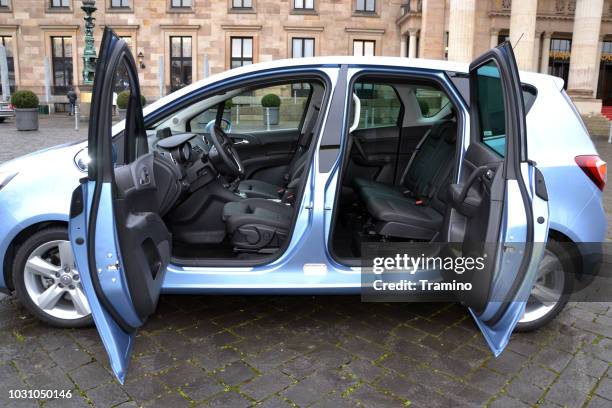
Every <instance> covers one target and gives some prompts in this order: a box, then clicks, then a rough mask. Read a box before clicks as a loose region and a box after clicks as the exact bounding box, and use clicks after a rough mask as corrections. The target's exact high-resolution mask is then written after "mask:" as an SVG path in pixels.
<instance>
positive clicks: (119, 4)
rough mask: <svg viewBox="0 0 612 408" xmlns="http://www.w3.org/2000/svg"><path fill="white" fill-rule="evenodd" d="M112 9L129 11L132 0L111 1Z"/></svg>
mask: <svg viewBox="0 0 612 408" xmlns="http://www.w3.org/2000/svg"><path fill="white" fill-rule="evenodd" d="M110 8H112V9H129V8H130V0H111V3H110Z"/></svg>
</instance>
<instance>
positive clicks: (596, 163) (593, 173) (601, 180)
mask: <svg viewBox="0 0 612 408" xmlns="http://www.w3.org/2000/svg"><path fill="white" fill-rule="evenodd" d="M575 160H576V164H577V165H578V166H580V168H581V169H582V171H584V174H586V175H587V176H588V177H589V178H590V179H591V181H593V183H595V185H596V186H597V188H599V189H600V190H602V191H603V189H604V187H605V185H606V180H607V178H608V177H607V165H606V162H605V161H603V160H601V158H600V157H599V156H597V155H596V154H593V155H585V156H576V159H575Z"/></svg>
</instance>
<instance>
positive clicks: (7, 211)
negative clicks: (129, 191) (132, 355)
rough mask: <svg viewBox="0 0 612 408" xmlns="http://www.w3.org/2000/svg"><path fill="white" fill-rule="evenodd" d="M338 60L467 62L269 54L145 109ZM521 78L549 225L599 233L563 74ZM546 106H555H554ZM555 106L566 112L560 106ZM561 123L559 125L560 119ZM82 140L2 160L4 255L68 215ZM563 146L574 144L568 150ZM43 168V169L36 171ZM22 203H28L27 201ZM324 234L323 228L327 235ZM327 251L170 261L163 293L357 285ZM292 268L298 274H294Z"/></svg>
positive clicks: (440, 68) (583, 234)
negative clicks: (5, 178)
mask: <svg viewBox="0 0 612 408" xmlns="http://www.w3.org/2000/svg"><path fill="white" fill-rule="evenodd" d="M343 63H346V64H349V65H350V66H352V67H353V68H350V69H360V67H370V68H376V69H379V70H381V71H390V72H391V71H393V70H404V69H407V68H409V69H416V70H422V71H423V72H430V73H432V72H433V73H436V72H437V73H441V74H443V73H444V72H446V71H452V72H460V73H465V72H467V67H468V66H467V64H462V63H452V62H447V61H436V60H425V59H406V58H393V57H376V58H374V59H372V58H359V57H317V58H312V59H311V58H305V59H295V60H280V61H273V62H267V63H262V64H254V65H252V66H248V67H242V68H237V69H233V70H228V71H226V72H223V73H221V74H217V75H213V76H211V77H209V78H206V79H204V80H201V81H198V82H195V83H194V84H192V85H189V86H187V87H185V88H182V89H181V90H179V91H177V92H174V93H172V94H170V95H167V96H165V97H164V98H161V99H160V100H158V101H156V102H154V103H152V104H150V105H148V106H147V107H145V108H144V114H145V116H147V115H150V114H153V113H157V112H161V111H164V110H166V109H165V107H166V106H169V105H171V104H174V103H176V102H177V101H179V100H181V99H182V98H184V97H186V96H188V95H191V94H194V93H196V92H202V91H203V90H204V89H207V88H210V87H214V86H221V85H222V84H224V83H227V82H228V81H230V80H236V81H238V80H242V79H248V78H251V77H256V76H258V75H263V74H264V73H273V72H278V71H285V70H290V69H296V70H297V69H306V68H308V69H318V70H322V71H323V72H325V73H326V75H328V76H330V78H332V79H333V78H335V75H336V74H334V72H336V71H337V68H338V67H339V65H340V64H343ZM521 80H522V81H523V82H525V83H527V84H530V85H533V86H534V87H536V88H537V90H538V96H537V98H536V101H535V103H534V105H533V107H532V108H531V110H530V112H529V114H528V115H527V124H528V130H529V135H530V136H529V139H528V140H529V149H528V151H529V156H530V159H532V160H534V161H535V162H536V163H537V165H538V168H539V169H540V170H541V171H542V173H543V174H544V178H545V180H546V183H547V188H548V193H549V196H550V203H551V204H550V218H549V219H550V228H551V229H553V230H556V231H559V232H561V233H562V234H564V235H565V236H567V237H569V238H570V239H572V240H573V241H574V242H601V241H603V240H604V239H605V231H606V224H607V221H606V217H605V213H604V211H603V207H602V205H601V192H600V191H599V190H598V189H597V188H596V187H595V186H594V185H593V184H592V183H590V182H589V181H588V179H587V178H586V176H585V175H584V173H583V172H582V170H581V169H580V168H579V167H578V166H577V165H576V164H575V162H573V156H574V155H577V154H594V153H596V150H595V148H594V146H593V144H592V142H591V141H590V139H589V137H588V135H586V134H585V133H584V129H581V128H580V124H579V123H577V122H576V120H575V118H573V117H572V116H571V115H570V110H571V109H570V108H569V107H567V106H562V104H561V103H560V101H561V100H562V99H561V98H560V97H559V95H560V90H561V89H562V81H560V80H559V79H558V78H555V77H551V76H547V75H542V74H535V73H527V72H524V73H523V72H522V73H521ZM559 84H561V86H560V85H559ZM551 106H554V107H555V108H554V109H552V108H551ZM559 109H562V110H563V112H564V113H565V114H563V115H559V114H557V113H556V112H558V110H559ZM540 117H542V118H543V119H540ZM551 118H554V120H551ZM560 121H562V122H560ZM551 123H554V126H555V129H556V130H555V132H556V139H555V140H556V141H557V140H558V142H555V143H546V142H547V141H548V140H549V138H548V135H550V134H551V129H550V125H551ZM559 123H561V124H562V125H563V127H562V126H557V125H558V124H559ZM122 126H123V125H122V124H121V123H119V124H117V125H115V127H114V128H113V134H117V133H118V132H119V131H120V130H121V129H122ZM86 145H87V143H86V141H84V142H79V143H75V144H70V145H64V146H61V147H56V148H51V149H46V150H44V151H41V152H36V153H33V154H30V155H27V156H24V157H20V158H18V159H15V160H12V161H10V162H7V163H3V164H2V165H0V171H5V170H8V171H10V170H12V169H15V170H16V171H19V174H18V176H17V177H15V178H14V179H13V180H12V181H11V182H10V183H9V184H8V185H7V186H5V187H4V188H3V189H2V190H1V191H0V202H1V205H0V214H1V215H2V220H3V222H2V223H1V225H0V260H4V259H5V257H6V255H7V249H8V247H9V246H10V245H11V243H12V242H13V240H14V239H15V237H16V236H17V234H18V233H19V232H20V231H22V230H23V229H24V228H26V227H28V226H31V225H34V224H36V223H40V222H45V221H62V222H65V221H67V220H68V209H69V207H70V193H71V192H72V191H73V190H74V188H76V187H77V185H78V180H79V178H81V177H83V176H84V173H83V172H81V171H79V170H78V168H77V167H76V166H75V164H74V160H73V159H74V156H75V155H76V154H77V153H78V152H79V151H80V150H82V149H83V148H85V147H86ZM565 146H571V149H572V150H571V152H570V151H569V150H567V148H566V147H565ZM42 174H44V177H41V175H42ZM568 179H574V180H586V182H584V183H582V182H576V183H571V184H568V183H566V182H565V180H568ZM330 182H331V180H330ZM322 186H323V185H322ZM316 188H321V187H316ZM568 189H571V190H568ZM6 197H11V198H10V199H7V198H6ZM23 203H28V205H27V206H24V205H23ZM300 211H301V212H300V215H299V219H300V221H299V222H298V225H297V227H296V233H298V231H299V230H300V229H302V230H303V229H305V228H307V227H308V226H309V225H310V223H311V222H312V221H313V220H312V217H313V216H314V215H308V214H309V213H310V211H304V210H303V209H301V210H300ZM328 219H329V218H328ZM328 219H326V225H327V223H328ZM326 228H328V226H326ZM294 235H295V234H294ZM326 236H327V234H326V235H324V237H326ZM321 255H322V254H317V255H316V256H315V255H314V254H313V255H312V257H311V256H309V258H312V259H321ZM325 256H326V259H327V261H326V262H327V263H328V269H327V273H326V274H325V276H319V277H314V276H308V277H305V276H302V275H304V274H303V264H300V265H294V266H293V267H292V268H291V269H290V270H291V271H292V272H291V273H288V272H287V273H281V272H279V271H278V269H279V266H278V265H279V264H278V263H276V264H274V265H270V268H269V271H266V272H261V271H258V272H257V273H253V272H254V271H252V270H251V269H252V268H223V269H219V268H208V269H207V268H193V267H184V266H180V265H170V267H169V268H168V274H167V276H166V279H165V281H164V286H163V289H164V292H166V293H210V292H211V291H212V292H215V293H243V292H244V291H248V292H249V293H250V292H257V293H264V292H265V293H270V290H272V291H274V292H275V293H279V291H281V290H283V291H286V292H287V293H289V292H291V293H295V291H298V292H300V293H347V292H350V293H358V292H359V289H358V284H359V278H358V276H356V273H357V272H356V271H354V270H353V269H352V268H350V267H344V266H341V265H337V264H335V262H334V261H333V260H332V259H330V258H329V257H327V255H325ZM277 262H278V261H277ZM3 267H4V262H0V287H4V288H6V287H7V286H10V285H9V284H8V283H7V282H5V279H4V277H5V275H6V273H5V272H9V271H4V270H3ZM215 271H216V272H215ZM296 271H297V272H298V276H296V275H295V274H294V273H295V272H296ZM219 272H223V273H224V275H223V276H224V278H223V279H221V278H220V275H219ZM289 275H290V276H289ZM357 275H358V273H357Z"/></svg>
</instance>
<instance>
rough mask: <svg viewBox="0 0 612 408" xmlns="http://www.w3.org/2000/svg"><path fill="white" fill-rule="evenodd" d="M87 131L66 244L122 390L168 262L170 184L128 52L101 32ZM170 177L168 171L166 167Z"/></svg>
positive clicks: (109, 32) (112, 36)
mask: <svg viewBox="0 0 612 408" xmlns="http://www.w3.org/2000/svg"><path fill="white" fill-rule="evenodd" d="M99 55H100V56H99V60H98V63H97V67H96V75H95V81H94V87H93V96H92V104H91V113H90V123H89V137H88V142H89V144H88V153H89V157H90V163H89V168H88V175H87V177H86V178H84V179H82V182H81V185H80V186H79V187H78V188H77V189H76V190H75V191H74V193H73V196H72V204H71V209H70V240H71V242H72V248H73V251H74V254H75V259H76V264H77V267H78V270H79V271H80V273H81V277H82V282H83V286H84V288H85V294H86V296H87V299H88V301H89V304H90V306H91V311H92V315H93V317H94V321H95V323H96V328H97V330H98V332H99V334H100V337H101V338H102V342H103V344H104V347H105V348H106V351H107V353H108V355H109V358H110V362H111V367H112V369H113V371H114V373H115V375H116V376H117V378H118V379H119V381H121V382H122V383H123V381H124V380H125V375H126V371H127V367H128V363H129V358H130V354H131V350H132V346H133V342H134V337H135V334H136V330H137V329H138V327H140V326H142V325H143V324H144V322H145V321H146V319H147V317H148V316H150V315H151V314H152V313H153V312H154V311H155V308H156V306H157V301H158V298H159V294H160V288H161V284H162V281H163V278H164V274H165V271H166V267H167V265H168V262H169V259H170V249H171V236H170V233H169V232H168V229H167V228H166V226H165V224H164V222H163V221H162V219H161V216H160V213H161V211H162V206H163V205H164V202H166V201H164V200H161V199H160V190H162V189H163V194H164V197H168V192H171V191H172V188H171V187H172V177H163V178H162V177H160V174H161V175H163V174H167V173H162V172H160V170H159V168H158V167H159V164H158V162H159V160H160V159H159V157H158V156H157V155H156V154H155V153H149V152H148V145H147V140H146V132H145V129H144V122H143V115H142V107H141V100H140V89H139V83H138V72H137V70H136V65H135V63H134V59H133V57H132V55H131V53H130V50H129V47H128V45H127V44H126V43H125V42H124V41H123V40H121V39H120V38H119V37H117V36H116V35H115V34H114V33H113V31H112V30H111V29H110V28H106V29H105V31H104V36H103V38H102V45H101V47H100V54H99ZM117 76H121V77H122V78H128V80H129V90H130V97H129V103H128V109H127V115H126V120H125V130H124V131H123V132H122V133H121V134H119V135H118V136H116V137H115V138H114V139H113V138H112V134H111V127H112V100H113V86H112V85H113V83H114V80H115V78H116V77H117ZM165 169H166V171H168V167H165Z"/></svg>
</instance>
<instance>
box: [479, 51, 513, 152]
mask: <svg viewBox="0 0 612 408" xmlns="http://www.w3.org/2000/svg"><path fill="white" fill-rule="evenodd" d="M475 81H476V83H475V86H476V92H477V97H476V103H477V105H478V106H477V109H478V122H479V123H478V126H479V129H478V131H479V135H480V140H481V141H482V142H483V143H484V144H485V145H487V146H488V147H490V148H491V149H492V150H493V151H494V152H496V153H497V154H499V155H500V156H502V157H503V156H504V154H505V151H506V112H505V109H504V95H503V88H502V82H501V78H500V72H499V68H498V67H497V64H496V63H495V62H494V61H490V62H488V63H486V64H484V65H483V66H481V67H480V68H478V69H477V70H476V78H475Z"/></svg>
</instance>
